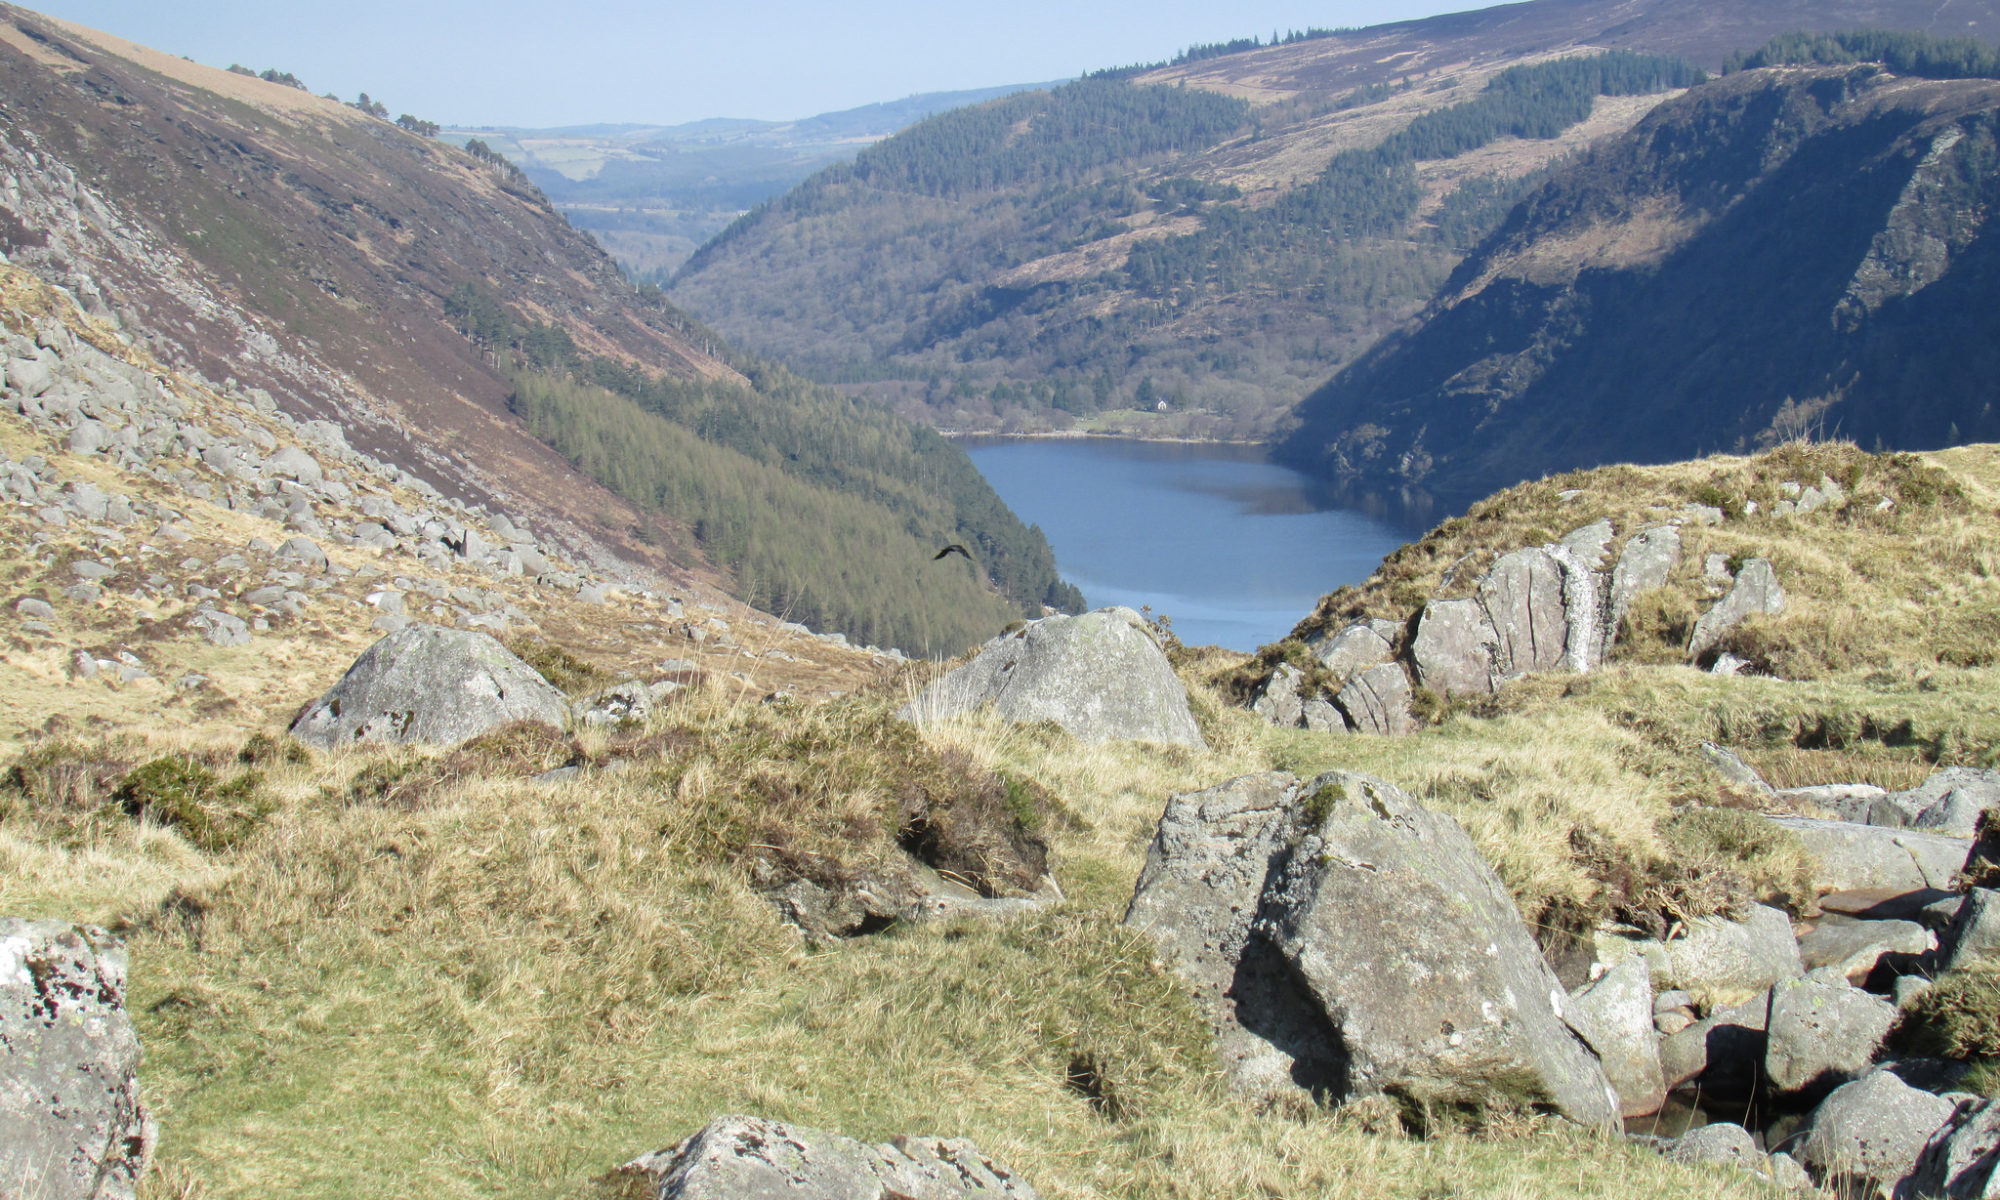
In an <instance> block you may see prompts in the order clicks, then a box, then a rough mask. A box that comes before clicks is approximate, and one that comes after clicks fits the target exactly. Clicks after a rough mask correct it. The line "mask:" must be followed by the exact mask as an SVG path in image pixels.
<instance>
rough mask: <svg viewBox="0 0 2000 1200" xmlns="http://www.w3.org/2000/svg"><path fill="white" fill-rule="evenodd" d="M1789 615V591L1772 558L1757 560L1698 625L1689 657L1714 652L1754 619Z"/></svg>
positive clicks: (1700, 618) (1689, 645)
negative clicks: (1780, 580) (1726, 637)
mask: <svg viewBox="0 0 2000 1200" xmlns="http://www.w3.org/2000/svg"><path fill="white" fill-rule="evenodd" d="M1783 611H1785V590H1784V589H1783V588H1781V587H1779V586H1778V573H1777V571H1776V570H1775V569H1773V568H1772V566H1771V560H1770V559H1768V558H1753V559H1751V560H1750V561H1748V562H1746V563H1744V564H1743V569H1742V570H1740V571H1738V572H1737V573H1736V583H1735V584H1734V585H1733V586H1732V587H1731V588H1730V589H1729V594H1728V595H1726V596H1724V597H1723V598H1722V599H1721V600H1720V601H1718V602H1717V603H1716V605H1715V607H1713V608H1711V609H1709V610H1708V611H1707V612H1705V613H1703V614H1702V615H1701V616H1700V617H1699V618H1698V619H1697V620H1696V621H1695V623H1694V634H1693V636H1692V637H1690V638H1689V639H1688V657H1689V658H1700V657H1701V656H1702V655H1704V654H1706V653H1708V651H1710V650H1712V649H1714V647H1715V644H1716V643H1717V642H1719V641H1721V640H1722V638H1723V635H1725V634H1727V633H1728V632H1729V631H1730V630H1732V629H1735V628H1736V627H1737V626H1738V625H1741V624H1742V623H1743V622H1744V621H1746V620H1748V619H1749V618H1750V617H1751V616H1752V615H1754V614H1758V613H1780V612H1783Z"/></svg>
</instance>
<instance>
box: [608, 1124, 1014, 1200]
mask: <svg viewBox="0 0 2000 1200" xmlns="http://www.w3.org/2000/svg"><path fill="white" fill-rule="evenodd" d="M618 1173H619V1174H620V1175H623V1176H625V1177H626V1178H628V1179H632V1180H634V1181H637V1182H639V1183H641V1184H642V1185H643V1186H644V1187H645V1188H646V1189H647V1192H648V1194H650V1195H651V1196H653V1197H654V1198H655V1200H765V1198H769V1200H777V1198H778V1197H783V1196H796V1197H814V1198H815V1200H818V1198H824V1200H1035V1196H1036V1193H1035V1189H1034V1188H1033V1187H1031V1186H1029V1184H1028V1181H1027V1180H1025V1179H1022V1178H1021V1177H1020V1176H1018V1175H1016V1174H1014V1173H1013V1172H1012V1171H1010V1170H1008V1169H1007V1168H1006V1167H1004V1166H1002V1165H1001V1164H1000V1163H997V1162H995V1161H994V1160H993V1159H991V1158H989V1157H987V1156H986V1155H985V1154H983V1153H981V1152H980V1150H979V1148H978V1147H977V1146H975V1145H973V1144H972V1143H971V1142H968V1141H966V1140H965V1139H963V1138H916V1137H900V1138H897V1139H896V1140H895V1141H893V1142H889V1143H885V1144H882V1145H872V1146H871V1145H868V1144H867V1143H865V1142H858V1141H856V1140H854V1139H853V1138H850V1137H843V1136H842V1135H840V1134H837V1133H827V1132H824V1131H822V1130H817V1129H806V1128H803V1127H800V1126H797V1125H785V1124H781V1123H779V1122H777V1121H767V1120H764V1119H762V1118H760V1117H744V1116H727V1117H717V1118H716V1119H715V1120H713V1121H710V1122H709V1123H708V1124H707V1125H704V1126H702V1128H701V1129H700V1130H699V1131H698V1132H696V1133H695V1134H694V1136H693V1137H690V1138H688V1139H687V1140H686V1141H684V1142H682V1143H680V1144H679V1145H677V1146H674V1147H672V1148H670V1149H666V1150H660V1151H656V1152H655V1153H652V1154H647V1155H642V1156H641V1157H639V1158H635V1159H633V1160H632V1161H631V1162H628V1163H626V1164H625V1165H624V1166H623V1167H620V1168H619V1170H618ZM621 1194H622V1193H621Z"/></svg>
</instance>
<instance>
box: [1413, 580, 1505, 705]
mask: <svg viewBox="0 0 2000 1200" xmlns="http://www.w3.org/2000/svg"><path fill="white" fill-rule="evenodd" d="M1499 640H1500V637H1499V634H1497V633H1495V632H1494V630H1493V624H1492V622H1490V621H1488V620H1487V619H1486V610H1485V609H1484V608H1482V607H1480V604H1479V601H1477V600H1433V601H1431V602H1430V603H1429V604H1426V605H1425V606H1424V615H1423V617H1422V618H1421V619H1419V620H1418V622H1417V636H1416V639H1415V640H1414V641H1413V642H1412V643H1411V647H1410V656H1411V658H1412V659H1414V660H1415V662H1416V665H1417V682H1419V683H1421V684H1422V685H1423V686H1425V687H1427V688H1429V689H1430V690H1431V691H1433V692H1437V693H1438V694H1440V695H1445V696H1471V695H1480V694H1483V693H1486V692H1491V691H1492V690H1493V653H1494V649H1495V647H1496V646H1497V645H1498V644H1499Z"/></svg>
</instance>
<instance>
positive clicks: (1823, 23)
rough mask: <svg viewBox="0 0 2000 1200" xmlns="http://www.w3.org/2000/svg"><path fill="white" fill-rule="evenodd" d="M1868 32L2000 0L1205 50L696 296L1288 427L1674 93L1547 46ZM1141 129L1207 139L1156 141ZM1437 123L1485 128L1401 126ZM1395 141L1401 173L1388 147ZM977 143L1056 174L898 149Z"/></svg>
mask: <svg viewBox="0 0 2000 1200" xmlns="http://www.w3.org/2000/svg"><path fill="white" fill-rule="evenodd" d="M1864 25H1865V26H1883V27H1891V28H1904V29H1919V30H1922V29H1929V30H1934V31H1940V32H1948V33H1954V34H1964V33H1967V32H1971V33H1973V34H1977V35H1979V36H1981V37H1986V38H1990V37H1992V36H1993V35H1994V34H1995V33H2000V3H1995V2H1994V0H1979V2H1977V3H1954V4H1952V5H1948V6H1945V7H1943V8H1940V7H1939V6H1937V5H1936V4H1932V3H1910V2H1905V0H1879V2H1868V0H1846V2H1841V3H1805V2H1803V0H1800V2H1790V0H1787V2H1783V3H1772V2H1767V3H1752V4H1740V3H1727V4H1725V3H1720V2H1719V0H1532V2H1530V3H1525V4H1515V5H1507V6H1503V7H1499V8H1493V9H1486V10H1481V11H1478V12H1471V13H1459V14H1452V15H1449V16H1443V17H1436V18H1431V19H1428V20H1423V21H1411V22H1403V23H1398V24H1394V25H1384V26H1379V27H1375V28H1371V29H1364V30H1357V31H1343V32H1327V33H1319V34H1316V35H1314V36H1310V37H1302V38H1299V39H1298V40H1290V41H1286V42H1285V43H1283V44H1279V45H1250V46H1243V47H1242V48H1239V49H1235V50H1229V49H1228V48H1227V46H1225V47H1224V48H1222V51H1221V52H1217V51H1216V49H1215V48H1201V49H1200V52H1198V53H1192V54H1189V55H1185V56H1183V59H1182V60H1181V61H1177V62H1174V63H1169V64H1164V65H1160V66H1156V67H1149V68H1141V69H1128V70H1122V71H1112V72H1106V73H1104V74H1103V75H1101V76H1099V77H1095V78H1092V79H1089V80H1085V81H1081V82H1079V83H1075V84H1071V85H1068V86H1066V87H1064V88H1061V89H1056V90H1054V91H1051V92H1046V93H1035V94H1029V95H1019V96H1013V97H1008V98H1005V99H1001V100H996V101H990V102H988V103H987V104H986V105H983V106H980V107H977V108H971V109H960V110H957V111H955V112H951V113H946V114H943V115H941V116H937V117H933V118H931V119H929V120H927V121H925V122H923V123H921V124H919V125H916V126H914V127H912V128H911V129H909V130H906V131H904V132H903V133H900V134H898V135H897V136H896V137H894V138H891V139H889V140H887V141H884V142H882V143H879V144H877V145H876V146H873V147H871V148H869V149H868V150H867V151H865V152H863V153H862V154H861V155H859V156H858V157H857V158H856V160H855V162H854V163H853V164H851V165H841V166H836V167H833V168H829V169H828V170H826V171H824V172H821V173H820V174H818V175H816V176H814V177H813V178H812V179H810V180H808V181H806V182H805V183H803V184H801V185H800V186H799V187H798V188H796V189H794V190H793V191H792V192H790V193H787V194H786V195H785V196H783V197H780V198H779V199H776V200H773V201H771V202H769V203H768V204H765V205H763V206H762V207H760V208H758V209H757V210H756V211H755V212H753V213H751V214H750V215H749V216H747V217H745V218H744V219H743V220H742V221H741V222H739V223H738V224H736V225H735V226H732V227H731V228H730V229H729V230H727V231H726V232H724V233H723V234H722V235H721V236H719V237H718V238H716V239H715V240H714V241H712V242H710V243H709V244H708V245H706V246H704V247H703V248H702V249H701V251H700V252H698V253H697V254H696V255H695V256H694V257H693V258H692V259H691V260H690V261H689V262H688V264H687V265H686V266H685V267H683V268H682V269H681V270H680V272H679V273H678V274H677V275H676V276H675V278H674V280H673V282H672V285H671V287H670V288H669V293H670V295H671V296H672V297H673V298H674V300H675V301H676V303H679V304H682V305H683V306H685V307H686V308H687V309H688V310H689V311H691V312H694V313H696V314H699V315H700V316H701V317H702V318H703V319H704V320H706V321H709V322H711V323H712V324H714V325H715V326H716V327H717V328H718V329H720V330H722V331H723V332H725V333H726V334H727V335H728V336H730V337H732V338H734V339H737V340H738V341H740V342H741V343H742V344H744V345H746V346H750V347H754V348H755V349H757V350H758V351H760V352H765V353H771V354H775V355H779V356H782V357H784V358H785V359H786V360H787V361H788V362H791V363H793V364H795V365H797V366H800V367H802V368H804V369H806V370H809V371H811V372H812V373H813V374H815V375H816V376H817V377H819V378H823V379H827V380H831V381H836V382H838V383H840V384H841V385H842V386H843V387H846V388H848V389H850V390H854V391H858V392H863V393H865V394H869V395H874V396H879V397H882V398H885V399H889V400H891V401H893V402H895V403H897V404H898V405H899V406H901V408H902V410H903V411H905V412H907V413H910V414H912V415H916V416H919V417H921V418H922V419H926V420H930V421H932V422H934V423H937V424H940V425H943V426H948V427H956V428H1052V427H1066V426H1068V425H1070V424H1072V423H1083V424H1086V425H1090V424H1093V423H1095V424H1105V423H1115V424H1120V425H1121V426H1123V427H1130V426H1131V423H1132V422H1131V420H1130V419H1128V418H1136V414H1134V413H1132V412H1131V411H1130V410H1135V409H1144V410H1147V411H1149V412H1152V411H1153V410H1159V409H1164V410H1166V411H1165V412H1164V413H1163V414H1158V415H1156V416H1155V417H1154V418H1153V422H1154V424H1155V425H1156V426H1157V427H1158V428H1160V429H1161V430H1162V431H1163V432H1170V433H1187V434H1194V435H1206V436H1236V437H1262V436H1266V435H1268V434H1270V433H1272V432H1273V431H1276V430H1279V429H1280V428H1281V427H1282V426H1283V423H1284V422H1285V420H1286V419H1287V417H1288V414H1289V411H1290V409H1291V407H1292V405H1293V404H1294V403H1295V402H1296V401H1297V400H1299V399H1300V398H1301V397H1303V396H1304V395H1305V394H1306V393H1307V392H1309V391H1310V390H1311V389H1312V388H1313V387H1315V386H1317V385H1318V384H1319V383H1320V382H1322V381H1323V380H1324V379H1325V378H1326V377H1327V376H1328V375H1329V374H1331V373H1332V372H1333V371H1334V370H1336V369H1337V368H1339V367H1340V366H1341V365H1343V364H1344V363H1346V362H1348V361H1350V360H1351V359H1352V358H1353V357H1354V356H1355V355H1357V354H1359V353H1360V352H1361V351H1362V350H1363V349H1365V348H1366V347H1367V346H1368V345H1370V344H1371V343H1373V342H1374V341H1375V340H1376V339H1377V338H1379V337H1380V336H1382V335H1383V334H1384V333H1386V332H1388V331H1389V330H1391V329H1394V328H1396V327H1397V326H1398V325H1399V324H1400V323H1401V322H1403V321H1405V320H1407V319H1408V318H1410V317H1412V316H1414V315H1415V314H1416V313H1417V312H1418V311H1419V310H1420V309H1421V308H1422V307H1423V305H1424V304H1425V302H1426V301H1427V300H1428V299H1429V298H1430V296H1431V295H1432V294H1433V293H1434V291H1435V290H1436V288H1437V287H1438V286H1439V285H1441V284H1442V283H1443V282H1444V281H1445V280H1446V279H1447V278H1448V277H1449V276H1450V274H1451V272H1452V270H1453V269H1454V268H1455V267H1456V266H1457V264H1458V263H1459V261H1460V260H1461V258H1462V257H1463V256H1464V255H1465V254H1466V253H1468V252H1469V251H1470V250H1471V249H1472V248H1473V247H1475V246H1476V245H1478V244H1479V242H1480V240H1481V239H1482V238H1483V237H1484V236H1485V235H1486V234H1487V233H1488V232H1490V231H1491V230H1492V229H1493V228H1495V227H1496V226H1497V225H1498V224H1499V222H1500V221H1501V219H1502V218H1504V216H1505V215H1506V213H1507V212H1508V210H1509V209H1510V208H1511V207H1512V205H1513V204H1514V203H1515V202H1516V201H1517V200H1518V199H1519V198H1520V197H1521V196H1522V195H1524V194H1525V193H1526V192H1527V191H1528V190H1529V189H1531V188H1532V187H1533V186H1535V185H1536V184H1537V183H1539V182H1540V180H1541V178H1542V173H1543V172H1544V171H1545V170H1547V169H1548V168H1549V167H1550V166H1551V165H1552V164H1554V163H1556V162H1558V161H1560V160H1562V159H1563V158H1565V157H1566V156H1568V155H1571V154H1574V153H1576V152H1578V151H1580V150H1581V149H1582V148H1583V147H1585V146H1587V145H1588V144H1589V143H1590V142H1591V141H1593V140H1595V139H1597V138H1600V137H1604V136H1609V135H1612V134H1616V133H1619V132H1622V131H1624V130H1626V129H1629V128H1630V127H1631V126H1632V125H1633V124H1634V123H1636V122H1637V121H1638V120H1640V119H1641V118H1642V117H1643V116H1644V115H1645V114H1646V113H1647V112H1648V111H1650V110H1651V109H1652V107H1653V106H1654V105H1655V104H1657V103H1659V102H1660V101H1661V100H1662V99H1665V98H1666V97H1668V96H1670V95H1671V94H1673V92H1674V91H1675V90H1676V89H1675V86H1673V80H1672V79H1671V78H1670V77H1669V76H1668V75H1665V74H1660V75H1655V76H1654V77H1653V78H1651V79H1650V80H1647V81H1644V82H1643V85H1641V84H1634V83H1630V82H1616V81H1614V82H1613V83H1612V84H1611V85H1608V86H1607V87H1606V89H1605V90H1595V89H1596V88H1597V85H1598V81H1592V80H1587V79H1584V78H1582V77H1578V76H1565V75H1563V74H1562V73H1560V72H1556V73H1551V74H1545V75H1536V74H1534V72H1536V71H1538V70H1540V69H1541V68H1542V66H1543V65H1544V64H1546V63H1547V62H1548V61H1549V60H1551V59H1552V58H1555V57H1563V56H1568V57H1579V56H1588V55H1593V54H1601V53H1603V52H1606V51H1612V50H1617V51H1626V52H1635V53H1644V54H1649V55H1662V56H1667V57H1670V58H1674V59H1677V60H1682V61H1685V62H1687V63H1689V64H1691V65H1693V66H1698V67H1702V68H1706V69H1708V70H1715V69H1717V68H1719V67H1720V66H1721V64H1722V62H1723V60H1724V59H1725V58H1726V57H1727V56H1728V55H1729V54H1730V53H1731V52H1732V51H1736V50H1740V49H1744V48H1748V47H1753V46H1756V45H1759V44H1761V43H1762V42H1764V41H1765V40H1767V39H1769V38H1771V37H1773V36H1775V35H1777V34H1779V33H1782V32H1786V31H1790V30H1794V29H1807V30H1821V31H1824V30H1832V29H1840V28H1847V27H1853V26H1864ZM1509 72H1514V74H1511V75H1510V74H1508V73H1509ZM1523 73H1526V74H1523ZM1579 88H1581V89H1582V90H1581V91H1579V90H1578V89H1579ZM1585 93H1588V94H1585ZM1520 101H1526V102H1528V103H1527V108H1529V109H1532V110H1533V111H1532V112H1531V113H1530V112H1527V111H1526V110H1521V109H1519V108H1518V105H1517V102H1520ZM1509 106H1516V108H1515V109H1510V107H1509ZM1093 113H1105V114H1117V115H1116V116H1115V117H1113V118H1112V119H1107V120H1103V121H1098V120H1093V119H1091V114H1093ZM1481 114H1483V115H1481ZM1475 117H1477V118H1478V119H1477V120H1474V119H1473V118H1475ZM1489 118H1492V119H1489ZM1516 118H1521V119H1516ZM1142 119H1143V120H1145V121H1149V122H1155V123H1158V122H1163V121H1164V122H1167V123H1170V124H1171V123H1174V122H1185V123H1186V128H1187V130H1188V131H1190V136H1187V137H1184V138H1179V139H1177V140H1173V141H1172V142H1171V144H1164V143H1163V144H1141V143H1136V142H1133V141H1132V140H1131V139H1130V138H1129V136H1128V135H1129V133H1130V130H1131V128H1132V122H1134V121H1137V120H1142ZM1420 121H1423V122H1429V123H1431V129H1430V132H1432V133H1436V132H1439V131H1441V130H1444V129H1446V127H1452V128H1455V129H1457V130H1458V131H1459V132H1463V131H1464V130H1467V129H1472V128H1473V127H1478V129H1479V130H1481V131H1482V132H1480V133H1479V135H1478V136H1476V137H1471V138H1466V137H1461V136H1459V135H1458V133H1456V132H1455V133H1452V134H1451V136H1447V137H1443V138H1432V137H1428V136H1426V137H1422V138H1416V137H1411V138H1402V135H1403V133H1404V131H1406V130H1408V129H1410V128H1411V126H1412V124H1413V123H1414V122H1420ZM1398 138H1402V144H1401V145H1400V146H1392V147H1391V148H1392V149H1394V150H1395V158H1396V161H1394V162H1390V161H1386V160H1382V159H1379V158H1377V157H1374V153H1375V152H1376V151H1378V150H1380V149H1382V148H1383V147H1385V146H1387V145H1390V144H1391V143H1392V142H1393V141H1394V140H1396V139H1398ZM953 154H959V155H961V156H965V157H969V158H974V159H983V160H986V161H989V162H998V161H1000V160H1001V159H1002V158H1005V159H1007V160H1008V161H1015V160H1019V159H1020V158H1021V157H1022V156H1023V155H1030V156H1036V158H1037V165H1036V166H1035V167H1033V169H1023V170H1016V171H1013V172H1012V173H1011V174H1008V175H1006V176H1005V177H1001V176H989V177H968V178H963V179H947V178H944V177H941V176H936V175H935V174H934V173H933V174H926V173H925V172H922V171H918V172H914V173H913V172H911V171H907V170H903V169H902V168H901V167H899V166H898V165H897V164H899V163H906V162H908V161H909V160H911V159H913V158H915V157H922V156H924V155H936V156H950V155H953ZM1108 411H1120V412H1123V413H1124V415H1123V416H1121V417H1118V418H1116V419H1115V420H1114V419H1113V418H1112V417H1109V416H1106V415H1104V414H1106V413H1107V412H1108Z"/></svg>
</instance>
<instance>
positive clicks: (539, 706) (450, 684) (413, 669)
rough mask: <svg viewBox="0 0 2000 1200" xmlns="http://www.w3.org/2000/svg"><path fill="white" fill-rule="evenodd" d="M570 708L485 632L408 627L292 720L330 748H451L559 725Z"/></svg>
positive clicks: (301, 732) (300, 732) (305, 737)
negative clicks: (487, 736)
mask: <svg viewBox="0 0 2000 1200" xmlns="http://www.w3.org/2000/svg"><path fill="white" fill-rule="evenodd" d="M568 716H569V703H568V701H567V700H565V699H564V697H563V694H562V693H561V692H559V691H557V690H556V689H555V688H553V687H551V686H550V685H549V682H548V680H546V679H543V678H542V677H541V676H540V675H539V674H537V673H536V671H535V669H534V668H533V667H531V666H529V665H528V664H527V663H525V662H522V661H521V660H520V659H519V658H517V657H515V655H514V654H513V653H512V652H511V651H509V650H508V649H507V648H506V647H505V646H502V645H501V644H500V643H499V642H497V641H494V640H493V638H492V637H491V636H489V635H487V634H484V633H476V632H473V631H470V630H460V629H441V628H439V627H437V626H435V625H409V626H406V627H405V628H403V629H401V630H398V631H397V632H395V633H392V634H390V635H389V636H388V637H385V638H383V639H382V640H381V641H378V642H376V643H375V644H374V645H373V646H370V647H369V648H368V649H367V650H366V651H364V652H363V653H362V655H361V657H360V658H357V659H355V660H354V665H353V666H351V667H349V668H348V669H347V674H346V675H345V676H343V677H342V678H341V680H340V682H339V683H336V684H334V685H333V687H332V688H330V689H328V690H327V693H326V694H325V695H323V696H321V697H320V698H319V699H318V700H316V701H314V702H313V704H312V705H311V706H310V707H309V708H307V709H306V711H305V712H304V713H302V714H300V716H299V719H298V720H296V721H294V722H293V723H292V736H293V737H296V738H297V739H299V740H300V741H301V742H304V743H306V744H307V745H309V746H317V747H319V748H320V749H322V750H331V749H334V748H336V747H340V746H349V745H353V744H355V743H356V742H396V743H405V742H430V743H435V744H437V745H443V746H455V745H457V744H458V743H460V742H462V741H464V740H466V739H467V738H470V737H476V736H478V735H479V734H482V733H485V732H486V731H487V730H489V729H495V728H498V727H499V726H501V725H506V724H509V723H510V722H514V721H540V722H542V723H543V724H545V725H553V726H555V727H557V728H561V727H562V726H563V724H564V722H565V720H566V719H567V718H568Z"/></svg>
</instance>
